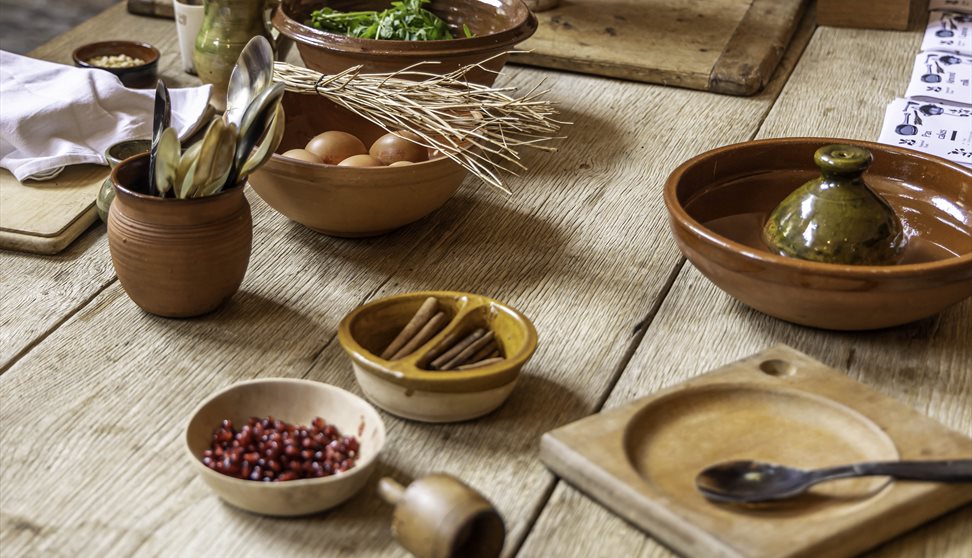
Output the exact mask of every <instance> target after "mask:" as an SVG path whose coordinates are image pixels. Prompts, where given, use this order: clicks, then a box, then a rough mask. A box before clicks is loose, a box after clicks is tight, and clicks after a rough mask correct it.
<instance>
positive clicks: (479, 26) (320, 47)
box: [273, 0, 537, 85]
mask: <svg viewBox="0 0 972 558" xmlns="http://www.w3.org/2000/svg"><path fill="white" fill-rule="evenodd" d="M325 4H327V6H329V7H331V8H334V9H336V10H340V11H345V12H346V11H354V10H378V11H381V10H384V9H386V8H388V7H389V5H390V2H389V1H388V0H332V1H328V2H324V1H323V0H283V2H281V3H280V7H278V8H277V9H276V11H275V12H274V14H273V25H274V26H275V27H276V28H277V29H278V30H279V31H280V32H281V33H282V34H284V35H286V36H288V37H290V38H291V39H293V40H294V42H295V43H297V50H298V51H299V52H300V56H301V58H302V59H303V60H304V64H306V65H307V67H308V68H312V69H314V70H317V71H319V72H322V73H324V74H335V73H338V72H341V71H344V70H346V69H348V68H350V67H351V66H357V65H362V66H364V72H367V73H384V72H394V71H398V70H401V69H403V68H406V67H408V66H411V65H413V64H416V63H418V62H426V61H436V62H439V64H437V65H428V66H426V67H424V68H422V71H426V72H432V73H436V74H445V73H448V72H451V71H453V70H455V69H457V68H459V67H460V66H464V65H467V64H474V63H478V62H482V61H484V60H486V59H488V58H491V57H494V56H496V58H493V59H492V60H490V61H489V62H487V63H486V64H485V67H486V68H487V69H488V70H490V71H485V70H474V71H472V72H470V73H469V74H467V76H468V78H469V79H470V81H474V82H477V83H483V84H486V85H491V84H492V83H493V82H494V81H495V80H496V74H495V72H498V71H499V70H500V69H502V67H503V65H504V64H505V63H506V59H507V58H508V56H506V55H501V53H504V52H507V51H509V50H512V49H513V47H515V46H516V45H517V44H518V43H521V42H523V41H525V40H526V39H528V38H529V37H530V36H531V35H533V33H534V32H535V31H536V30H537V18H536V16H534V15H533V13H532V12H530V9H529V8H527V6H526V4H524V3H523V2H522V0H432V2H431V3H430V4H426V5H425V8H426V9H428V10H429V11H431V12H433V13H435V14H436V15H438V16H439V17H441V18H442V19H444V20H445V21H446V22H447V23H449V24H450V27H452V28H453V35H456V36H458V37H463V38H459V39H451V40H443V41H387V40H374V39H359V38H355V37H347V36H344V35H339V34H336V33H329V32H327V31H321V30H319V29H316V28H314V27H311V26H309V25H304V22H306V21H307V20H309V19H310V14H311V12H313V11H314V10H317V9H319V8H321V7H322V6H324V5H325ZM463 24H466V25H468V26H469V29H470V31H471V32H472V33H473V34H474V35H475V36H474V37H471V38H465V36H464V35H463V32H462V26H463ZM497 55H500V56H497Z"/></svg>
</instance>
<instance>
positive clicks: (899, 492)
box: [540, 345, 972, 557]
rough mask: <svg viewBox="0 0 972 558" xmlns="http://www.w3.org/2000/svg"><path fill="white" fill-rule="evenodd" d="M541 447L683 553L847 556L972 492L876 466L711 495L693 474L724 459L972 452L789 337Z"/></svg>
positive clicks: (826, 462) (827, 461)
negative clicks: (863, 473)
mask: <svg viewBox="0 0 972 558" xmlns="http://www.w3.org/2000/svg"><path fill="white" fill-rule="evenodd" d="M540 457H541V459H542V460H543V462H544V463H545V464H546V465H547V466H548V467H549V468H550V469H551V470H553V471H554V472H555V473H556V474H557V475H558V476H560V477H562V478H564V479H565V480H567V481H568V482H570V483H571V484H573V485H574V486H576V487H578V488H579V489H580V490H582V491H584V492H586V493H587V494H588V495H590V496H591V497H593V498H594V499H596V500H598V501H599V502H601V504H602V505H604V506H606V507H607V508H609V509H610V510H612V511H613V512H615V513H617V514H618V515H620V516H622V517H624V518H625V519H627V520H628V521H630V522H631V523H633V524H635V525H636V526H638V527H640V528H642V529H644V530H646V531H649V532H650V533H651V534H652V535H653V536H655V537H657V538H658V539H660V540H661V541H662V542H664V543H665V544H667V545H668V546H670V547H671V548H672V549H674V550H676V551H678V552H680V553H682V554H685V555H688V556H727V557H728V556H732V557H741V556H753V557H756V556H760V557H762V556H766V557H769V556H773V557H796V556H814V557H818V556H851V555H854V554H857V553H859V552H861V551H863V550H865V549H867V548H870V547H872V546H874V545H876V544H878V543H880V542H882V541H884V540H887V539H888V538H891V537H893V536H895V535H897V534H899V533H902V532H904V531H906V530H908V529H911V528H913V527H915V526H917V525H919V524H921V523H923V522H925V521H927V520H929V519H931V518H933V517H935V516H937V515H940V514H942V513H945V512H946V511H948V510H951V509H953V508H956V507H958V506H960V505H962V504H963V503H966V502H969V501H970V500H972V485H969V484H965V485H954V484H953V485H946V484H935V483H924V482H892V481H889V480H888V479H886V478H880V477H871V478H861V479H846V480H842V481H836V482H832V483H825V484H822V485H819V486H818V487H816V488H814V489H813V490H812V491H810V492H809V493H808V494H806V495H804V496H801V497H800V498H797V499H793V500H789V501H783V502H777V503H773V504H762V505H759V506H750V507H742V506H733V505H727V504H713V503H710V502H708V501H707V500H706V499H705V498H704V497H703V496H702V495H701V494H700V493H699V492H698V491H697V490H696V489H695V485H694V480H695V476H696V474H697V473H698V472H699V471H700V470H702V469H703V468H705V467H706V466H708V465H711V464H714V463H718V462H721V461H728V460H735V459H755V460H760V461H769V462H774V463H779V464H784V465H793V466H797V467H804V468H815V467H826V466H830V465H840V464H846V463H852V462H857V461H877V460H895V459H949V458H953V459H954V458H965V459H967V458H970V457H972V439H969V438H968V437H966V436H963V435H962V434H960V433H958V432H955V431H952V430H949V429H947V428H945V427H944V426H942V425H941V424H939V423H937V422H935V421H933V420H932V419H930V418H928V417H926V416H924V415H921V414H919V413H918V412H916V411H914V410H913V409H910V408H908V407H907V406H905V405H903V404H901V403H900V402H897V401H895V400H893V399H891V398H889V397H886V396H884V395H882V394H880V393H878V392H877V391H875V390H873V389H871V388H869V387H867V386H865V385H864V384H861V383H860V382H857V381H855V380H852V379H850V378H848V377H847V376H845V375H844V374H842V373H840V372H838V371H837V370H834V369H832V368H828V367H827V366H824V365H823V364H821V363H819V362H817V361H815V360H813V359H811V358H810V357H808V356H806V355H804V354H802V353H800V352H797V351H795V350H793V349H791V348H789V347H787V346H785V345H780V346H777V347H774V348H771V349H768V350H766V351H763V352H761V353H759V354H756V355H754V356H752V357H749V358H747V359H744V360H741V361H739V362H736V363H733V364H730V365H728V366H725V367H723V368H720V369H718V370H715V371H712V372H709V373H707V374H704V375H702V376H698V377H696V378H693V379H692V380H689V381H687V382H685V383H683V384H680V385H677V386H675V387H673V388H670V389H667V390H664V391H662V392H660V393H657V394H655V395H651V396H649V397H645V398H642V399H639V400H637V401H634V402H632V403H630V404H628V405H625V406H623V407H620V408H617V409H614V410H611V411H607V412H604V413H601V414H598V415H593V416H590V417H587V418H585V419H582V420H579V421H577V422H575V423H572V424H569V425H567V426H564V427H561V428H559V429H557V430H554V431H551V432H548V433H547V434H545V435H544V436H543V440H542V442H541V450H540Z"/></svg>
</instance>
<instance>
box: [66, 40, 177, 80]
mask: <svg viewBox="0 0 972 558" xmlns="http://www.w3.org/2000/svg"><path fill="white" fill-rule="evenodd" d="M119 46H128V47H132V46H134V47H138V48H141V49H144V50H147V51H149V52H151V54H152V56H151V57H150V58H149V59H148V60H146V61H145V63H144V64H139V65H138V66H129V67H125V68H104V67H102V66H94V65H91V64H88V60H87V59H83V58H81V57H80V56H79V53H80V52H81V51H83V50H93V51H95V52H93V53H92V54H91V56H107V55H109V54H110V52H111V49H112V48H116V47H119ZM100 52H103V53H104V54H99V53H100ZM114 54H121V53H119V52H118V51H117V50H116V51H114ZM91 56H89V58H90V57H91ZM160 57H161V53H160V52H159V49H157V48H155V47H154V46H152V45H150V44H148V43H142V42H139V41H101V42H98V43H88V44H86V45H81V46H79V47H78V48H76V49H74V52H72V53H71V58H72V59H73V60H74V61H75V62H76V63H77V64H79V65H81V66H82V67H84V68H95V69H98V70H109V71H123V72H124V71H131V70H138V69H141V68H145V67H147V66H151V65H152V64H157V63H158V61H159V58H160Z"/></svg>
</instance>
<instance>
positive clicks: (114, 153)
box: [95, 139, 152, 223]
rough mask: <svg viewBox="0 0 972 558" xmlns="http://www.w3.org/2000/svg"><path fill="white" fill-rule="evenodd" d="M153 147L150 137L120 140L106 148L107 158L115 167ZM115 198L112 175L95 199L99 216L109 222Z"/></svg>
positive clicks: (102, 185)
mask: <svg viewBox="0 0 972 558" xmlns="http://www.w3.org/2000/svg"><path fill="white" fill-rule="evenodd" d="M151 148H152V140H148V139H134V140H125V141H120V142H118V143H116V144H114V145H112V146H111V147H109V148H108V149H106V150H105V159H108V165H109V166H110V167H111V168H115V165H117V164H118V163H120V162H122V161H124V160H125V159H128V158H129V157H134V156H135V155H138V154H140V153H147V152H148V150H149V149H151ZM113 199H115V190H114V188H112V186H111V176H109V177H108V178H106V179H105V181H104V182H102V183H101V189H100V190H98V198H97V199H96V200H95V207H97V208H98V217H101V220H102V221H103V222H105V223H107V222H108V208H109V207H111V200H113Z"/></svg>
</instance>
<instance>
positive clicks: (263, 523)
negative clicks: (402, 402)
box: [0, 10, 779, 556]
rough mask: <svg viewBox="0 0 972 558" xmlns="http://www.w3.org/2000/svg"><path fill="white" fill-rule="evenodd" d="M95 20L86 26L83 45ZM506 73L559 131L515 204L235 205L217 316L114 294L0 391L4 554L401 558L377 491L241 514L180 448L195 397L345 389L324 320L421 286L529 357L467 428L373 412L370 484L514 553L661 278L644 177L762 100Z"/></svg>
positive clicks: (141, 28)
mask: <svg viewBox="0 0 972 558" xmlns="http://www.w3.org/2000/svg"><path fill="white" fill-rule="evenodd" d="M109 17H110V18H111V21H110V24H111V25H112V26H114V27H118V28H123V29H126V30H127V31H128V32H129V33H133V34H140V35H142V36H145V37H149V36H152V38H151V39H149V40H150V42H153V43H154V44H156V45H157V46H159V47H160V48H161V49H162V50H163V51H164V53H165V54H163V58H164V59H165V60H166V61H167V63H168V64H170V65H172V64H175V63H177V62H176V60H175V59H176V57H177V52H176V47H175V40H174V33H172V34H171V36H169V37H168V38H166V37H162V36H160V29H162V28H161V27H159V24H160V23H166V22H162V21H160V20H149V19H138V18H133V17H131V16H128V15H126V14H124V12H121V11H120V10H115V11H113V12H112V14H111V15H110V16H109ZM168 23H169V25H171V22H168ZM108 24H109V21H108V19H102V20H100V21H95V22H89V25H88V27H87V28H86V29H87V31H86V32H92V30H97V29H98V28H99V27H100V26H105V25H108ZM77 39H78V37H77V36H75V38H74V40H77ZM508 74H509V75H508V77H505V78H503V81H502V83H504V84H510V85H517V86H527V85H532V84H533V83H535V82H536V81H538V80H540V79H542V78H547V79H548V83H549V84H551V86H552V89H553V91H552V93H551V97H552V98H553V100H554V101H556V102H558V103H560V106H561V108H562V110H563V111H564V113H565V119H567V120H571V121H573V122H575V124H574V126H572V127H570V128H569V129H568V130H567V133H568V134H569V135H570V136H571V138H570V140H569V141H568V142H566V143H565V144H564V148H563V150H562V151H561V152H560V153H558V154H556V155H554V156H549V155H544V154H528V159H527V163H528V164H529V166H530V167H531V168H532V170H531V171H530V172H529V173H527V174H526V175H525V176H523V177H521V178H514V179H511V180H510V182H509V185H510V186H511V187H512V188H513V190H514V191H515V192H516V195H515V197H513V198H507V197H504V196H502V195H500V194H497V193H495V192H493V191H491V190H489V189H488V188H487V187H485V186H479V185H476V184H474V183H473V182H472V181H471V180H470V181H467V183H466V185H465V186H464V187H463V189H462V190H461V191H460V194H459V195H457V196H456V197H455V198H453V199H452V200H451V201H450V202H449V203H447V204H446V206H445V207H443V208H442V209H440V210H439V211H437V212H436V213H434V214H433V215H432V216H430V217H429V218H427V219H425V220H423V221H420V222H419V223H417V224H415V225H413V226H410V227H407V228H405V229H402V230H400V231H398V232H395V233H392V234H389V235H386V236H383V237H379V238H375V239H366V240H355V241H351V240H338V239H333V238H329V237H325V236H322V235H319V234H316V233H313V232H311V231H308V230H306V229H304V228H302V227H300V226H298V225H295V224H293V223H290V222H288V221H287V220H286V219H285V218H283V217H282V216H280V215H278V214H276V213H275V212H273V211H271V210H270V209H269V208H268V207H267V206H266V205H265V204H263V203H262V201H260V200H259V199H258V198H256V197H255V196H254V195H252V192H251V193H250V196H249V198H250V201H251V203H252V205H253V210H254V211H253V212H254V222H255V229H254V251H253V256H252V259H251V263H250V269H249V272H248V275H247V279H246V280H245V281H244V284H243V286H242V289H241V292H240V293H238V294H237V295H236V297H234V298H233V299H232V300H231V301H230V303H229V304H228V305H227V306H225V307H224V308H222V309H221V310H219V311H217V312H216V313H214V314H212V315H209V316H206V317H203V318H201V319H197V320H185V321H177V320H164V319H160V318H156V317H153V316H149V315H146V314H144V313H142V312H140V311H139V310H138V309H137V308H136V307H135V305H134V304H133V303H132V302H131V301H130V300H129V299H128V298H127V296H126V295H125V294H124V292H123V290H122V289H121V287H120V286H119V285H118V284H117V283H113V284H111V285H109V286H108V287H107V288H106V289H105V290H104V291H103V292H102V293H100V294H99V295H98V296H96V297H95V298H94V299H93V300H92V301H91V302H90V303H89V304H87V305H85V306H84V307H83V308H81V309H80V310H79V311H78V312H77V313H76V314H74V315H73V316H71V317H70V318H69V319H67V321H66V322H65V323H64V324H63V325H62V326H60V327H59V328H57V329H56V330H55V331H53V333H51V334H50V335H49V336H48V337H46V338H45V339H43V341H41V342H40V343H39V344H38V345H37V346H36V347H34V348H33V349H32V350H31V351H29V352H28V353H27V354H26V355H25V356H24V357H23V358H21V359H20V360H18V361H16V362H15V363H14V364H13V366H12V367H11V368H10V369H9V370H8V371H7V372H6V373H5V374H4V375H3V376H0V395H2V398H3V405H2V406H0V420H2V421H3V424H4V428H3V429H2V431H0V447H3V448H5V449H4V451H3V452H2V455H0V484H2V485H3V487H4V490H3V491H2V493H0V545H2V546H3V548H4V549H5V552H11V553H12V554H43V553H51V554H61V555H77V554H85V555H90V554H105V555H129V554H135V553H144V554H150V555H154V554H184V555H194V554H201V553H203V552H205V551H211V550H212V549H218V550H219V552H220V553H225V554H244V555H254V556H259V555H267V554H271V553H273V554H287V555H308V556H310V555H314V556H316V555H320V553H321V552H322V549H328V550H329V551H330V555H338V556H341V555H347V556H352V555H353V556H372V555H381V556H387V555H392V556H399V555H404V553H403V551H402V550H401V549H400V548H399V547H398V546H397V545H395V543H394V542H393V541H392V540H391V537H390V534H389V532H388V528H389V520H390V511H391V509H390V507H388V506H386V505H384V504H381V503H379V502H378V499H377V498H376V496H375V494H374V483H375V482H376V481H377V477H375V478H374V479H372V483H371V484H370V485H369V487H368V488H367V489H366V490H365V492H364V493H363V494H361V495H359V496H358V497H356V498H354V499H353V500H352V501H351V502H349V503H348V504H347V505H345V506H342V507H341V508H338V509H336V510H334V511H332V512H330V513H328V514H326V515H324V516H319V517H312V518H304V519H297V520H273V519H266V518H260V517H256V516H252V515H248V514H244V513H240V512H237V511H235V510H233V509H231V508H228V507H227V506H225V505H223V504H221V503H220V501H219V500H218V499H217V498H216V497H215V496H214V495H213V494H212V493H211V492H209V491H208V490H207V489H206V488H205V486H204V485H203V484H202V482H201V481H199V480H198V479H196V478H195V477H194V476H193V475H192V473H191V471H190V469H189V468H188V467H187V466H186V463H185V461H184V459H185V456H184V455H183V454H182V450H181V445H182V441H181V439H180V435H181V428H182V423H183V421H184V420H185V417H186V415H187V414H188V412H189V411H190V410H191V408H192V407H193V406H194V405H195V404H196V403H197V402H198V401H200V400H201V399H203V398H204V397H205V396H206V395H207V394H209V393H211V392H212V391H214V390H216V389H219V388H221V387H223V386H225V385H227V384H229V383H232V382H234V381H237V380H241V379H246V378H252V377H265V376H288V377H306V378H311V379H315V380H321V381H326V382H329V383H334V384H336V385H339V386H341V387H345V388H348V389H351V390H352V391H355V392H357V391H358V390H357V388H356V386H355V385H354V380H353V379H352V375H351V370H350V365H349V363H348V361H347V358H346V357H345V356H344V354H343V353H342V351H341V350H340V349H339V348H338V344H337V342H336V340H335V339H334V335H335V329H336V327H337V323H338V321H339V320H340V319H341V317H343V316H344V315H345V313H347V312H348V311H350V310H351V309H352V308H354V307H355V306H356V305H358V304H360V303H361V302H363V301H365V300H368V299H370V298H372V297H374V296H381V295H384V294H390V293H396V292H403V291H411V290H419V289H428V288H434V289H458V290H468V291H473V292H480V293H483V294H487V295H490V296H494V297H496V298H498V299H500V300H503V301H506V302H508V303H510V304H511V305H513V306H515V307H517V308H519V309H520V310H522V311H523V312H524V313H526V314H527V315H528V316H529V317H531V318H532V319H533V320H534V322H535V324H536V326H537V329H538V331H539V334H540V348H539V350H538V352H537V354H536V356H535V357H534V359H533V360H532V361H531V362H530V363H528V364H527V365H526V367H525V368H524V371H523V376H522V377H521V381H520V384H519V385H518V387H517V389H516V391H515V392H514V393H513V395H512V397H511V399H510V400H509V401H508V402H507V403H506V404H505V405H504V406H503V407H502V408H501V409H500V410H499V411H497V412H495V413H493V414H491V415H489V416H487V417H485V418H484V419H482V420H478V421H473V422H469V423H462V424H452V425H426V424H418V423H411V422H407V421H403V420H399V419H396V418H394V417H391V416H389V415H385V418H386V421H387V425H388V429H389V443H388V445H387V451H386V453H385V454H384V455H383V457H382V471H380V473H381V474H386V475H391V476H393V477H395V478H396V479H398V480H400V481H408V480H410V479H411V478H414V477H417V476H420V475H423V474H425V473H428V472H432V471H444V472H448V473H452V474H455V475H456V476H458V477H460V478H462V479H463V480H464V481H466V482H468V483H469V484H470V485H472V486H474V487H475V488H477V489H479V490H481V491H483V492H484V493H485V494H486V495H487V496H488V497H489V498H490V499H492V500H493V502H494V503H495V504H496V505H497V506H498V507H499V509H500V511H501V512H502V513H503V515H504V517H505V519H506V522H507V525H508V527H509V529H510V534H509V537H508V541H509V542H508V546H507V551H508V552H510V551H512V550H513V549H515V548H516V547H517V546H518V544H519V543H520V541H521V540H522V538H523V537H524V535H525V534H526V532H527V530H528V528H529V526H530V525H531V523H532V521H533V519H534V518H535V516H536V513H537V512H538V510H539V508H540V506H542V504H543V503H544V501H545V497H546V494H547V493H548V491H549V489H550V487H551V485H552V477H551V476H550V475H549V474H548V473H547V472H546V471H545V469H544V468H543V466H542V465H541V464H540V463H539V461H538V460H537V439H538V438H539V435H540V434H541V433H542V432H544V431H546V430H549V429H550V428H552V427H553V426H555V425H558V424H563V423H565V422H569V421H571V420H573V419H576V418H578V417H580V416H583V415H586V414H588V413H590V412H591V411H592V410H594V409H595V408H596V407H597V406H598V405H599V404H600V402H601V401H602V400H603V398H604V397H605V396H606V394H607V391H608V389H609V388H610V386H611V385H612V382H613V381H614V377H615V376H614V372H615V370H616V369H618V368H619V367H620V366H621V364H622V362H623V361H624V359H625V355H626V349H627V348H628V347H629V345H630V341H631V338H632V331H633V330H635V327H636V325H637V323H638V321H639V319H640V318H641V317H642V316H644V315H645V314H646V312H648V310H649V309H650V308H651V307H652V306H653V305H654V303H655V301H656V300H657V299H659V298H660V297H661V294H662V293H663V289H664V287H665V286H666V284H667V280H668V278H669V277H670V275H671V274H672V273H673V270H674V269H675V265H676V263H677V261H678V255H677V251H676V249H675V247H674V245H672V244H671V243H669V242H667V235H668V231H667V223H666V221H665V219H664V217H663V215H664V209H663V207H662V202H661V196H660V192H661V184H662V182H663V179H664V177H665V176H666V175H667V174H668V172H670V170H671V169H672V168H674V167H675V166H676V165H677V164H678V163H679V162H680V161H681V160H683V159H685V158H687V157H689V156H692V155H694V154H696V153H698V152H700V151H703V150H706V149H710V148H712V147H715V146H717V145H720V144H724V143H730V142H735V141H741V140H744V139H747V138H749V137H751V136H752V135H753V134H754V133H755V131H756V128H757V125H758V122H760V121H761V119H762V118H763V117H764V116H765V114H766V112H767V111H768V109H769V107H770V105H771V104H772V102H773V100H774V98H775V95H776V93H777V92H778V90H779V88H778V87H777V86H773V87H770V88H769V90H768V91H767V92H766V93H764V94H763V95H761V96H759V97H754V98H735V97H724V96H717V95H711V94H707V93H701V92H693V91H686V90H678V89H669V88H661V87H655V86H647V85H643V84H636V83H622V82H610V81H605V80H601V79H597V78H587V77H580V76H564V75H559V74H553V73H550V72H545V71H538V70H528V69H519V68H511V69H510V70H509V72H508ZM166 78H167V79H170V75H169V74H168V73H167V74H166ZM646 159H647V160H650V164H646V162H645V161H646ZM578 340H583V342H578ZM45 440H56V442H55V443H54V444H53V445H49V444H47V442H46V441H45ZM143 466H145V468H142V467H143Z"/></svg>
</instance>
